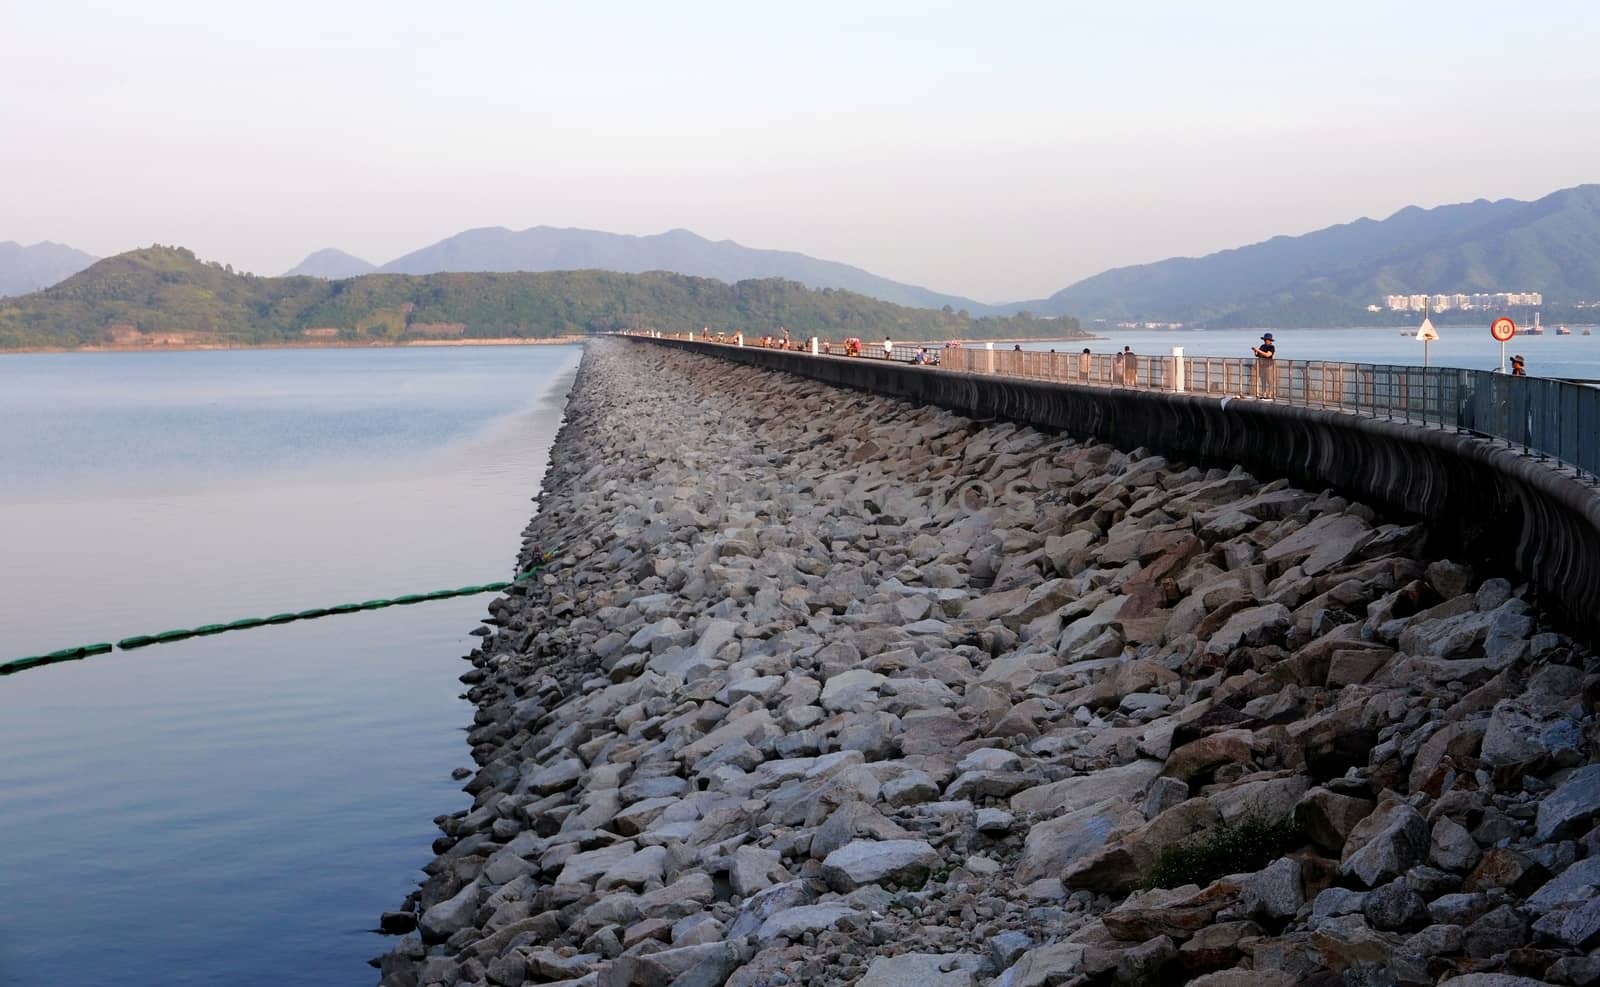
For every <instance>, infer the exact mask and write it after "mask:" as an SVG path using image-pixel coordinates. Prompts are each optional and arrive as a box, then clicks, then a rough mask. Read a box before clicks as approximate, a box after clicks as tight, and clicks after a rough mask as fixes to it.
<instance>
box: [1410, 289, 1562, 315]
mask: <svg viewBox="0 0 1600 987" xmlns="http://www.w3.org/2000/svg"><path fill="white" fill-rule="evenodd" d="M1543 304H1544V294H1543V293H1542V292H1538V291H1497V292H1477V293H1475V294H1471V295H1467V294H1460V293H1457V294H1453V295H1443V294H1441V295H1385V296H1383V307H1384V308H1387V309H1388V310H1389V311H1391V312H1421V311H1423V310H1424V309H1428V308H1431V309H1432V310H1433V311H1435V312H1448V311H1450V310H1451V309H1463V310H1466V311H1477V310H1483V311H1493V310H1496V309H1507V308H1537V307H1539V306H1541V305H1543Z"/></svg>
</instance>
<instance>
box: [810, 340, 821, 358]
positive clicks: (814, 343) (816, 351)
mask: <svg viewBox="0 0 1600 987" xmlns="http://www.w3.org/2000/svg"><path fill="white" fill-rule="evenodd" d="M821 352H822V348H821V347H820V346H819V345H818V343H817V337H815V336H812V337H811V355H812V356H816V355H817V354H819V353H821Z"/></svg>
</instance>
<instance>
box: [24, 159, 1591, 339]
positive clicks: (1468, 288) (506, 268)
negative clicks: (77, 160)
mask: <svg viewBox="0 0 1600 987" xmlns="http://www.w3.org/2000/svg"><path fill="white" fill-rule="evenodd" d="M93 260H94V258H92V257H90V256H89V255H88V254H84V253H82V252H81V251H75V250H72V248H70V247H62V246H60V245H58V244H52V243H41V244H35V245H33V246H31V247H22V246H19V245H17V244H14V243H0V294H16V293H19V292H24V291H29V290H33V289H36V288H39V287H43V286H44V285H47V284H51V283H54V282H55V281H58V280H60V279H61V278H64V277H66V276H67V275H68V274H71V273H74V272H75V271H77V270H81V269H82V268H84V267H86V266H87V265H88V264H89V263H92V262H93ZM572 270H605V271H614V272H621V273H641V272H646V271H667V272H673V273H677V274H682V275H688V276H693V277H703V278H712V279H715V280H718V281H721V282H724V283H726V284H734V283H737V282H740V281H745V280H760V279H766V278H780V279H785V280H789V281H795V282H798V283H800V284H803V285H805V286H807V287H809V288H818V289H832V290H842V291H849V292H854V293H857V294H861V295H865V296H867V297H870V298H876V299H879V300H881V301H886V302H891V303H894V304H896V305H904V306H908V307H913V308H930V309H942V308H945V307H946V306H948V307H949V308H950V309H951V310H952V311H953V312H957V311H965V312H967V313H969V314H971V315H974V316H981V315H1004V314H1015V313H1019V312H1034V313H1038V314H1042V315H1074V316H1081V317H1084V318H1086V319H1094V320H1106V321H1122V320H1136V321H1160V322H1182V323H1187V324H1191V325H1209V326H1237V325H1261V326H1280V327H1290V326H1336V325H1359V324H1370V323H1372V322H1373V321H1381V320H1382V319H1384V318H1387V317H1388V316H1387V313H1377V314H1375V313H1372V312H1370V311H1369V310H1368V306H1370V305H1374V304H1380V303H1381V301H1382V298H1383V296H1384V295H1387V294H1421V293H1426V294H1440V293H1444V294H1454V293H1457V292H1463V293H1472V292H1490V293H1493V292H1502V291H1537V292H1542V293H1543V294H1544V296H1545V302H1546V307H1547V308H1548V309H1551V310H1552V311H1550V312H1547V314H1551V315H1554V314H1555V313H1556V312H1559V311H1560V310H1561V308H1562V306H1571V305H1573V304H1574V303H1577V302H1579V301H1594V300H1600V185H1579V186H1576V187H1573V188H1569V189H1562V190H1561V191H1558V192H1554V193H1551V194H1550V195H1547V196H1545V197H1543V198H1541V199H1538V200H1536V201H1533V202H1524V201H1520V200H1516V199H1500V200H1496V201H1490V200H1487V199H1479V200H1477V201H1475V202H1466V203H1460V204H1455V205H1446V206H1438V207H1436V208H1432V209H1422V208H1419V207H1417V206H1409V207H1407V208H1405V209H1401V210H1400V211H1399V212H1396V213H1395V214H1394V215H1392V216H1389V217H1388V218H1387V219H1382V220H1376V219H1365V218H1364V219H1358V220H1355V221H1354V222H1350V223H1343V224H1340V225H1337V226H1330V227H1327V228H1326V229H1321V230H1316V231H1314V232H1311V233H1306V234H1303V235H1299V236H1276V237H1273V238H1271V239H1269V240H1264V241H1262V242H1260V243H1254V244H1250V245H1248V246H1243V247H1237V248H1233V249H1229V250H1222V251H1218V252H1216V253H1212V254H1207V255H1205V256H1203V257H1173V258H1168V259H1166V260H1161V261H1157V262H1154V263H1149V264H1139V265H1133V266H1129V267H1119V268H1113V269H1111V270H1108V271H1105V272H1103V273H1100V274H1096V275H1094V276H1093V277H1089V278H1085V279H1083V280H1081V281H1078V282H1076V283H1074V284H1072V285H1069V286H1068V287H1066V288H1064V289H1062V290H1061V291H1058V292H1056V293H1055V294H1054V295H1051V296H1050V297H1048V298H1041V299H1035V300H1032V301H1024V302H1014V303H1010V304H1005V305H985V304H982V303H980V302H976V301H973V300H972V299H970V298H963V297H960V296H957V295H946V294H941V293H939V292H936V291H931V290H929V289H927V288H922V287H918V286H916V285H909V284H904V283H902V282H898V281H893V280H890V279H888V278H883V277H879V276H878V275H875V274H872V273H870V272H868V271H864V270H862V269H861V268H858V267H852V266H850V265H848V264H841V263H838V262H835V261H828V260H820V259H818V258H815V257H809V256H807V255H805V254H800V253H795V252H792V251H784V250H763V249H756V248H751V247H745V246H742V245H740V244H737V243H735V242H733V241H731V240H717V241H713V240H708V239H706V238H705V237H701V236H698V235H696V234H694V233H691V232H690V231H688V230H681V229H679V230H669V231H667V232H665V233H660V234H655V235H652V236H629V235H624V234H617V233H603V232H599V231H595V230H581V229H558V228H555V227H549V226H535V227H532V228H530V229H526V230H509V229H505V228H501V227H492V228H485V229H476V230H468V231H466V232H464V233H460V234H457V235H455V236H452V237H449V238H447V239H444V240H441V241H439V242H438V243H435V244H432V245H430V246H427V247H423V248H422V249H420V250H416V251H413V252H411V253H409V254H406V255H404V256H402V257H399V258H396V259H395V260H392V261H390V262H388V263H387V264H384V265H382V266H378V265H374V264H372V263H370V262H368V261H366V260H363V259H361V258H359V257H355V256H353V255H351V254H348V253H345V252H343V251H340V250H334V249H326V250H319V251H317V252H316V253H313V254H311V255H310V256H308V257H307V258H306V259H305V260H304V261H302V262H301V263H300V264H298V265H296V266H295V268H294V269H293V270H291V271H289V272H288V275H290V276H299V275H309V276H312V277H317V278H325V279H329V280H341V279H346V278H352V277H358V276H360V275H364V274H370V273H394V274H418V275H420V274H436V273H444V272H547V271H572Z"/></svg>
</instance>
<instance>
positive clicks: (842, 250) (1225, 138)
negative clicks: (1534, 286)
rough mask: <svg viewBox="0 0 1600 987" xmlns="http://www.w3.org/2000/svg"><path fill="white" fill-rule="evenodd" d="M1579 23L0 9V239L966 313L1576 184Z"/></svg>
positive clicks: (1566, 19) (1250, 7)
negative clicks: (823, 276) (569, 243)
mask: <svg viewBox="0 0 1600 987" xmlns="http://www.w3.org/2000/svg"><path fill="white" fill-rule="evenodd" d="M1597 27H1600V9H1596V8H1591V7H1589V6H1586V5H1582V4H1577V3H1551V4H1544V5H1540V6H1538V7H1536V8H1533V9H1532V10H1530V11H1528V12H1525V13H1522V14H1519V15H1518V16H1517V17H1516V18H1510V17H1507V16H1506V14H1505V8H1503V7H1501V6H1496V5H1490V4H1487V3H1471V4H1443V3H1437V4H1435V3H1429V4H1416V5H1409V6H1407V7H1404V8H1390V7H1386V6H1384V5H1380V4H1376V3H1355V4H1348V5H1343V6H1341V7H1339V8H1337V9H1327V10H1324V9H1318V10H1315V11H1313V10H1310V9H1307V10H1299V9H1290V8H1283V7H1279V6H1276V5H1268V4H1257V3H1241V4H1234V5H1230V6H1228V7H1227V8H1225V9H1219V8H1214V7H1210V6H1205V7H1190V6H1180V5H1171V6H1161V7H1159V8H1158V9H1156V10H1154V11H1152V10H1149V9H1116V10H1087V9H1079V8H1075V7H1073V8H1064V9H1058V8H1057V7H1056V6H1054V5H1035V4H1022V3H1015V4H1006V5H1001V6H999V7H998V8H995V9H989V10H986V11H984V12H981V13H980V12H978V11H976V10H975V9H971V8H968V7H965V6H963V5H957V4H934V5H927V4H922V5H915V6H913V5H909V4H899V3H894V4H878V5H872V6H871V7H870V9H860V8H858V7H851V6H844V5H837V4H821V5H814V6H812V7H809V8H807V9H806V11H805V16H804V17H798V16H792V15H789V14H786V13H782V12H779V11H778V10H760V9H746V8H745V7H742V6H738V5H731V4H702V5H698V6H696V7H694V8H692V9H688V10H686V9H682V8H667V7H657V6H652V5H644V4H620V5H614V6H612V7H608V8H606V9H605V11H604V12H598V11H585V10H575V9H555V8H550V9H546V8H532V7H523V6H512V5H489V6H484V7H477V8H473V9H470V10H462V11H457V10H450V11H445V10H442V9H439V8H436V7H430V6H423V5H420V4H398V5H386V4H375V3H351V4H345V5H339V6H315V7H314V6H311V5H309V4H304V3H288V4H280V5H274V6H272V7H271V8H261V9H253V10H228V11H226V12H220V13H219V12H217V11H214V10H212V9H211V8H210V7H207V6H202V5H199V4H193V3H167V4H151V5H141V6H137V7H123V6H119V5H112V4H91V3H61V4H52V5H50V6H49V7H48V8H46V7H43V6H36V7H28V8H24V7H22V6H20V5H17V4H14V3H13V4H7V3H5V2H4V0H0V32H3V33H5V35H6V36H7V37H9V38H12V39H18V40H19V41H20V42H21V43H17V44H15V45H13V47H12V50H10V51H8V57H7V58H6V59H5V61H4V62H3V63H0V85H4V87H5V89H6V91H7V92H8V93H10V94H13V95H14V96H15V97H16V98H11V99H8V100H7V101H5V102H4V103H3V104H0V132H3V133H4V134H5V135H6V136H7V150H8V153H7V155H5V156H4V157H3V158H0V240H15V241H18V242H22V243H32V242H35V241H39V240H51V241H55V242H58V243H65V244H69V245H71V246H74V247H77V248H79V249H81V250H86V251H89V252H91V253H94V254H97V255H102V256H104V255H108V254H113V253H118V252H120V251H123V250H127V249H131V248H133V247H138V246H145V245H148V244H150V243H152V242H161V243H176V244H181V245H183V246H186V247H189V248H190V249H193V250H194V251H195V252H196V253H197V254H199V255H200V256H202V257H205V258H207V259H211V260H218V261H223V262H226V263H231V264H233V265H234V266H235V267H236V268H241V269H244V270H250V271H254V272H256V273H260V274H270V275H275V274H280V273H282V272H283V271H285V270H287V269H289V268H290V267H292V266H294V265H295V264H297V263H299V261H300V260H301V259H303V258H304V257H305V256H306V255H307V254H309V253H311V252H313V251H315V250H318V249H322V248H325V247H334V248H338V249H340V250H344V251H347V252H349V253H352V254H355V255H357V256H359V257H363V258H365V259H367V260H369V261H372V262H374V263H378V264H382V263H384V262H387V261H389V260H392V259H394V258H396V257H398V256H401V255H402V254H405V253H407V252H410V251H412V250H415V249H417V248H420V247H423V246H426V245H428V244H430V243H433V242H435V241H437V240H440V239H442V238H445V237H448V236H451V235H454V234H456V233H459V232H462V231H463V230H466V229H470V228H475V227H487V226H503V227H508V228H511V229H522V228H525V227H530V226H540V225H543V226H555V227H579V228H586V229H598V230H605V231H608V232H615V233H630V234H653V233H660V232H663V231H665V230H668V229H672V228H677V227H681V228H686V229H689V230H692V231H694V232H695V233H697V234H699V235H701V236H704V237H707V238H709V239H712V240H722V239H731V240H735V241H737V242H739V243H741V244H744V245H746V246H750V247H759V248H767V249H779V250H792V251H798V252H802V253H806V254H810V255H812V256H814V257H819V258H824V259H827V260H834V261H840V262H843V263H847V264H852V265H855V266H857V267H861V268H864V269H866V270H868V271H871V272H873V273H875V274H879V275H882V276H885V277H889V278H894V279H896V280H899V281H904V282H908V283H912V284H918V285H922V286H924V287H927V288H931V289H934V290H937V291H942V292H949V293H953V294H961V295H966V296H969V297H972V298H975V299H978V300H979V301H984V302H1000V301H1016V300H1022V299H1028V298H1036V297H1042V296H1044V295H1048V294H1051V293H1053V292H1055V291H1057V290H1059V289H1061V288H1063V287H1065V286H1066V285H1068V284H1070V283H1071V282H1073V281H1076V280H1078V279H1080V278H1082V277H1086V276H1088V275H1091V274H1094V273H1097V272H1099V271H1101V270H1104V269H1106V268H1109V267H1115V266H1120V265H1125V264H1133V263H1144V262H1148V261H1154V260H1159V259H1161V258H1164V257H1169V256H1179V255H1191V256H1192V255H1200V254H1204V253H1208V252H1211V251H1214V250H1218V249H1224V248H1227V247H1233V246H1239V245H1242V244H1245V243H1250V242H1255V241H1259V240H1262V239H1266V238H1268V237H1271V236H1275V235H1279V234H1291V235H1293V234H1299V233H1305V232H1309V231H1311V230H1314V229H1319V228H1322V227H1325V226H1329V225H1333V224H1336V223H1343V222H1349V221H1351V220H1354V219H1357V218H1359V217H1362V216H1370V217H1372V218H1382V217H1384V216H1387V215H1389V214H1391V213H1393V212H1394V211H1395V210H1397V209H1400V208H1403V207H1405V206H1407V205H1420V206H1424V207H1431V206H1436V205H1443V204H1446V203H1451V202H1463V201H1470V200H1473V199H1478V198H1489V199H1500V198H1517V199H1534V198H1538V197H1540V196H1542V195H1546V194H1548V193H1550V192H1552V191H1554V190H1556V189H1559V188H1564V187H1567V186H1572V185H1578V184H1583V183H1584V182H1587V181H1595V180H1597V179H1600V137H1597V136H1596V135H1595V134H1594V132H1593V129H1592V128H1591V127H1588V126H1586V124H1587V123H1589V122H1592V116H1593V114H1592V111H1589V110H1588V107H1587V104H1586V98H1585V97H1584V96H1583V95H1582V94H1583V93H1584V92H1590V91H1594V90H1595V89H1596V88H1600V68H1597V67H1596V66H1595V65H1594V63H1593V60H1592V58H1590V57H1588V54H1587V47H1588V44H1589V42H1590V41H1591V40H1592V39H1593V38H1594V37H1596V30H1595V29H1596V28H1597Z"/></svg>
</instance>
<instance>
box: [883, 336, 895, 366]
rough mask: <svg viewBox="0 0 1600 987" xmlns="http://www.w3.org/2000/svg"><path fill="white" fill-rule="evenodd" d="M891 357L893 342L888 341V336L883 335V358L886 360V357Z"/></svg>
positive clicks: (892, 354)
mask: <svg viewBox="0 0 1600 987" xmlns="http://www.w3.org/2000/svg"><path fill="white" fill-rule="evenodd" d="M893 357H894V343H892V342H890V341H889V337H888V336H885V337H883V358H884V359H885V360H888V359H892V358H893Z"/></svg>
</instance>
